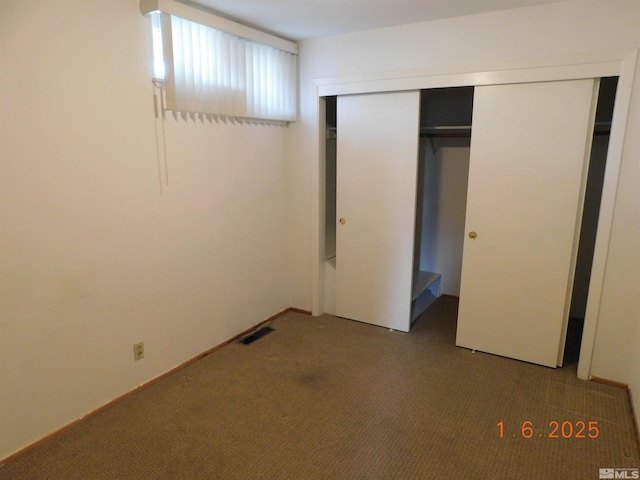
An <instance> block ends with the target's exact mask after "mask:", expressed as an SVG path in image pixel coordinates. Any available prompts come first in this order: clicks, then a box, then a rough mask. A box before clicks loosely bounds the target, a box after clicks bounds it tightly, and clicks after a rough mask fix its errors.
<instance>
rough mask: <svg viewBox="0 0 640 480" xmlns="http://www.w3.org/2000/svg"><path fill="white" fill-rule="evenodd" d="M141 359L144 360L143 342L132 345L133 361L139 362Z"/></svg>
mask: <svg viewBox="0 0 640 480" xmlns="http://www.w3.org/2000/svg"><path fill="white" fill-rule="evenodd" d="M141 358H144V342H140V343H136V344H134V345H133V359H134V360H140V359H141Z"/></svg>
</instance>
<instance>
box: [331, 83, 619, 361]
mask: <svg viewBox="0 0 640 480" xmlns="http://www.w3.org/2000/svg"><path fill="white" fill-rule="evenodd" d="M616 87H617V77H611V78H603V79H601V80H600V87H599V95H598V105H597V111H596V124H595V130H594V132H593V139H592V140H593V141H592V148H591V156H590V162H589V169H588V176H587V184H586V191H585V201H584V208H583V213H582V223H581V229H580V241H579V247H578V253H577V261H576V268H575V279H574V283H573V291H572V296H571V309H570V320H569V324H568V329H567V335H566V348H565V356H564V363H565V365H566V364H568V363H575V362H576V361H577V360H578V355H579V350H580V342H581V337H582V326H583V323H584V317H585V310H586V303H587V294H588V288H589V278H590V274H591V265H592V261H593V252H594V246H595V238H596V231H597V223H598V214H599V209H600V199H601V194H602V186H603V180H604V171H605V164H606V156H607V148H608V142H609V131H610V125H611V120H612V116H613V104H614V99H615V92H616ZM473 97H474V87H472V86H469V87H452V88H438V89H428V90H422V91H421V92H420V130H419V149H418V152H419V153H418V156H419V158H418V162H417V189H416V217H415V235H414V260H413V271H414V275H413V289H412V290H413V292H412V295H411V301H412V307H411V313H412V314H411V317H412V322H413V321H415V320H416V319H417V318H418V317H419V316H420V315H421V314H422V313H423V312H424V311H425V310H426V309H427V308H428V306H429V305H430V304H431V303H432V302H433V301H434V300H435V299H436V298H437V297H438V296H440V295H441V294H444V295H450V296H456V297H457V296H460V280H461V273H462V255H463V244H464V239H465V235H466V232H465V214H466V207H467V182H468V177H469V158H470V153H471V133H472V119H473ZM323 101H324V102H325V111H326V124H325V126H326V144H325V152H326V155H325V172H324V173H325V180H326V181H325V189H326V190H325V199H326V205H325V207H326V208H325V212H326V215H325V221H326V224H325V260H326V262H325V303H324V310H325V312H327V313H335V303H334V302H335V275H336V268H339V261H338V262H336V255H338V256H339V255H340V252H336V224H337V218H336V171H337V168H336V165H337V153H336V139H337V137H338V136H339V135H340V125H338V124H337V114H336V112H337V103H338V102H337V97H324V98H323ZM416 133H417V134H418V132H416ZM550 174H552V172H550ZM500 181H508V180H507V179H499V178H497V179H496V182H500Z"/></svg>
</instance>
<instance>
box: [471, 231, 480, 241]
mask: <svg viewBox="0 0 640 480" xmlns="http://www.w3.org/2000/svg"><path fill="white" fill-rule="evenodd" d="M469 238H470V239H471V240H475V239H476V238H478V234H477V233H476V232H469Z"/></svg>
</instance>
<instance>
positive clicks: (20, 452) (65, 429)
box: [0, 307, 311, 467]
mask: <svg viewBox="0 0 640 480" xmlns="http://www.w3.org/2000/svg"><path fill="white" fill-rule="evenodd" d="M288 312H297V313H305V314H306V313H308V314H309V315H311V312H309V311H307V310H302V309H299V308H293V307H289V308H286V309H284V310H282V311H281V312H279V313H276V314H275V315H271V316H270V317H269V318H267V319H266V320H262V321H261V322H259V323H257V324H256V325H254V326H253V327H251V328H248V329H246V330H244V331H243V332H241V333H239V334H237V335H234V336H233V337H231V338H230V339H229V340H225V341H224V342H222V343H220V344H219V345H216V346H215V347H212V348H210V349H208V350H206V351H204V352H202V353H200V354H198V355H196V356H195V357H193V358H191V359H189V360H187V361H186V362H183V363H181V364H179V365H177V366H175V367H173V368H172V369H171V370H169V371H167V372H165V373H162V374H160V375H158V376H157V377H154V378H152V379H151V380H149V381H147V382H145V383H143V384H142V385H139V386H137V387H136V388H134V389H133V390H131V391H129V392H127V393H124V394H122V395H120V396H119V397H116V398H114V399H113V400H111V401H109V402H107V403H105V404H104V405H102V406H101V407H98V408H96V409H95V410H91V411H90V412H89V413H87V414H86V415H83V416H82V417H80V418H78V419H77V420H74V421H72V422H71V423H69V424H67V425H65V426H63V427H61V428H59V429H57V430H55V431H53V432H52V433H50V434H48V435H46V436H44V437H42V438H41V439H39V440H36V441H35V442H33V443H30V444H29V445H27V446H26V447H23V448H21V449H20V450H18V451H17V452H15V453H12V454H11V455H9V456H8V457H5V458H3V459H0V467H1V466H2V465H5V464H7V463H10V462H12V461H13V460H15V459H17V458H18V457H21V456H22V455H24V454H25V453H27V452H29V451H31V450H33V449H34V448H37V447H39V446H41V445H44V444H45V443H47V442H49V441H50V440H52V439H54V438H55V437H57V436H58V435H62V434H63V433H65V432H68V431H69V430H71V429H72V428H73V427H75V426H77V425H79V424H80V423H81V422H84V421H85V420H87V419H89V418H91V417H94V416H96V415H98V414H99V413H101V412H104V411H105V410H107V409H109V408H111V407H113V406H114V405H116V404H118V403H120V402H122V401H123V400H125V399H127V398H129V397H130V396H131V395H134V394H135V393H138V392H139V391H141V390H144V389H145V388H147V387H150V386H151V385H154V384H155V383H158V382H159V381H161V380H163V379H165V378H167V377H168V376H170V375H173V374H174V373H176V372H178V371H180V370H182V369H183V368H186V367H188V366H189V365H191V364H193V363H195V362H197V361H198V360H201V359H203V358H204V357H206V356H207V355H211V354H212V353H213V352H215V351H217V350H220V349H221V348H222V347H225V346H227V345H229V344H230V343H233V342H235V341H236V340H239V339H241V338H242V337H244V336H245V335H248V334H249V333H251V332H253V331H254V330H256V329H258V328H259V327H261V326H262V325H264V324H265V323H269V322H272V321H273V320H275V319H276V318H278V317H281V316H282V315H284V314H286V313H288Z"/></svg>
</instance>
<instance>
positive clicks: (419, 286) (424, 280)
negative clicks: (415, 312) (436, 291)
mask: <svg viewBox="0 0 640 480" xmlns="http://www.w3.org/2000/svg"><path fill="white" fill-rule="evenodd" d="M440 277H441V275H440V274H439V273H433V272H423V271H421V270H420V271H416V272H414V273H413V291H412V293H411V300H415V299H416V298H418V297H419V296H420V294H422V293H423V292H424V291H425V290H428V289H429V287H430V286H431V285H433V284H434V283H435V282H436V281H438V280H439V279H440Z"/></svg>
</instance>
